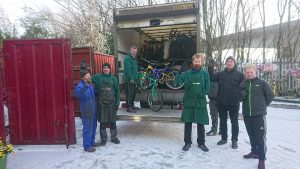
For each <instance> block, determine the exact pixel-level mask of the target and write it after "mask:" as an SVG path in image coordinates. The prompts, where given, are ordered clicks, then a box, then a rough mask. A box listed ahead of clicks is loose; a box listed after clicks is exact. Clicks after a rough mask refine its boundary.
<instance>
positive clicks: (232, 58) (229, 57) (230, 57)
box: [225, 56, 236, 63]
mask: <svg viewBox="0 0 300 169" xmlns="http://www.w3.org/2000/svg"><path fill="white" fill-rule="evenodd" d="M229 59H231V60H233V61H234V63H236V61H235V59H234V57H233V56H228V57H227V58H226V60H225V63H226V62H227V60H229Z"/></svg>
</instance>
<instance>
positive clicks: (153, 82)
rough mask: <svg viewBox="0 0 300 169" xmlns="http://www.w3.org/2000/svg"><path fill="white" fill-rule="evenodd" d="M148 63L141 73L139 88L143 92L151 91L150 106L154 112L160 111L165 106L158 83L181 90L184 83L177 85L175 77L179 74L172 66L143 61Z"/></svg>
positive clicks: (149, 95)
mask: <svg viewBox="0 0 300 169" xmlns="http://www.w3.org/2000/svg"><path fill="white" fill-rule="evenodd" d="M142 60H143V61H144V62H146V63H147V67H146V69H144V70H143V71H141V72H139V82H138V87H139V88H140V89H142V90H146V89H150V90H149V92H148V95H147V101H148V105H149V107H150V108H151V110H153V111H159V110H160V109H161V108H162V106H163V96H162V93H161V92H160V90H159V89H158V88H157V85H158V83H160V84H166V85H167V87H168V88H170V89H174V90H175V89H180V88H182V87H183V85H184V83H182V84H179V85H178V84H176V83H175V76H176V75H177V74H178V73H179V72H178V71H176V70H174V69H172V66H173V65H172V64H170V63H168V64H159V63H158V62H155V61H149V60H146V59H142Z"/></svg>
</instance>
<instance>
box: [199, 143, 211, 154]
mask: <svg viewBox="0 0 300 169" xmlns="http://www.w3.org/2000/svg"><path fill="white" fill-rule="evenodd" d="M198 147H199V148H200V149H201V150H202V151H204V152H208V151H209V149H208V148H207V147H206V146H205V144H199V145H198Z"/></svg>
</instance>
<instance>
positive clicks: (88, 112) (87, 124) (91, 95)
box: [75, 69, 97, 152]
mask: <svg viewBox="0 0 300 169" xmlns="http://www.w3.org/2000/svg"><path fill="white" fill-rule="evenodd" d="M80 77H81V80H80V81H79V83H78V84H77V86H76V88H75V97H77V98H79V103H80V113H81V114H80V115H81V120H82V126H83V127H82V138H83V147H84V151H86V152H94V151H96V149H95V146H97V144H96V143H95V134H96V129H97V118H96V116H97V113H96V99H95V91H94V86H93V85H92V84H91V75H90V73H89V72H88V71H87V70H86V69H81V70H80Z"/></svg>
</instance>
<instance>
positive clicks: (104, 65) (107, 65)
mask: <svg viewBox="0 0 300 169" xmlns="http://www.w3.org/2000/svg"><path fill="white" fill-rule="evenodd" d="M104 67H108V68H109V70H111V67H110V64H109V63H104V64H103V65H102V70H103V68H104Z"/></svg>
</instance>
